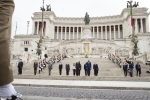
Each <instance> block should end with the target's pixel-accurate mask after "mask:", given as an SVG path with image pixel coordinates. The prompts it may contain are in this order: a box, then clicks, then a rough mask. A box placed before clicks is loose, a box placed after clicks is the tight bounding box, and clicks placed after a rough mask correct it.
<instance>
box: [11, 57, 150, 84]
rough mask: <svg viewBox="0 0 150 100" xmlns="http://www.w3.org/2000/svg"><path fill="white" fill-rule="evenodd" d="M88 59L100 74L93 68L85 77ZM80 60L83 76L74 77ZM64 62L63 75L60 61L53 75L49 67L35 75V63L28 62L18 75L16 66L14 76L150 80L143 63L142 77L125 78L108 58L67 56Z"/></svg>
mask: <svg viewBox="0 0 150 100" xmlns="http://www.w3.org/2000/svg"><path fill="white" fill-rule="evenodd" d="M87 60H90V61H91V62H92V64H93V63H94V62H96V63H98V65H99V74H98V76H97V77H95V76H94V75H93V74H94V72H93V69H92V70H91V76H90V78H89V77H84V76H85V74H84V69H83V65H84V63H85V62H87ZM77 61H80V62H81V65H82V70H81V76H80V77H72V76H73V71H72V67H73V66H72V65H73V63H75V62H77ZM61 62H62V64H63V70H62V75H61V76H60V75H59V71H58V65H59V63H55V64H54V66H53V69H52V73H51V76H49V75H48V69H47V68H46V69H44V70H43V72H42V73H41V74H37V75H36V76H34V75H33V63H29V64H26V65H25V66H24V67H23V74H22V75H17V73H18V72H17V71H18V70H17V67H14V68H13V70H14V77H15V78H19V79H52V80H55V79H56V80H101V81H103V80H104V81H150V74H147V73H146V71H147V70H149V69H150V66H147V65H144V64H141V67H142V78H138V77H134V78H124V74H123V69H122V68H120V67H119V66H118V65H116V64H114V63H112V61H110V60H109V59H107V58H66V59H64V60H62V61H61ZM66 63H69V64H70V66H71V70H70V74H69V76H66V71H65V64H66ZM133 74H134V76H136V70H135V69H134V73H133Z"/></svg>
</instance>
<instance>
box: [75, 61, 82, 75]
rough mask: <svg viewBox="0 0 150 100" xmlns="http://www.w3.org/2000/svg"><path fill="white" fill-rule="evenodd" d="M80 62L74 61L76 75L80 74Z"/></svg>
mask: <svg viewBox="0 0 150 100" xmlns="http://www.w3.org/2000/svg"><path fill="white" fill-rule="evenodd" d="M80 70H81V64H80V61H79V62H77V63H76V75H77V76H80Z"/></svg>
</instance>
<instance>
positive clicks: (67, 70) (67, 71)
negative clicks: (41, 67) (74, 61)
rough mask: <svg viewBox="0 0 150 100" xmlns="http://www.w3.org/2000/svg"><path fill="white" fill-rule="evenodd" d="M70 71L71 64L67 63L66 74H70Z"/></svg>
mask: <svg viewBox="0 0 150 100" xmlns="http://www.w3.org/2000/svg"><path fill="white" fill-rule="evenodd" d="M69 71H70V65H69V64H66V75H69Z"/></svg>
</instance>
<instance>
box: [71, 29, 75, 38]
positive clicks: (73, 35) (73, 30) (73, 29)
mask: <svg viewBox="0 0 150 100" xmlns="http://www.w3.org/2000/svg"><path fill="white" fill-rule="evenodd" d="M72 28H73V39H75V38H74V37H75V36H74V30H75V27H72Z"/></svg>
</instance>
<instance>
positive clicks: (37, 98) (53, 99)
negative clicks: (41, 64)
mask: <svg viewBox="0 0 150 100" xmlns="http://www.w3.org/2000/svg"><path fill="white" fill-rule="evenodd" d="M22 99H23V100H100V99H83V98H81V99H75V98H63V97H43V96H23V97H22Z"/></svg>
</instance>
